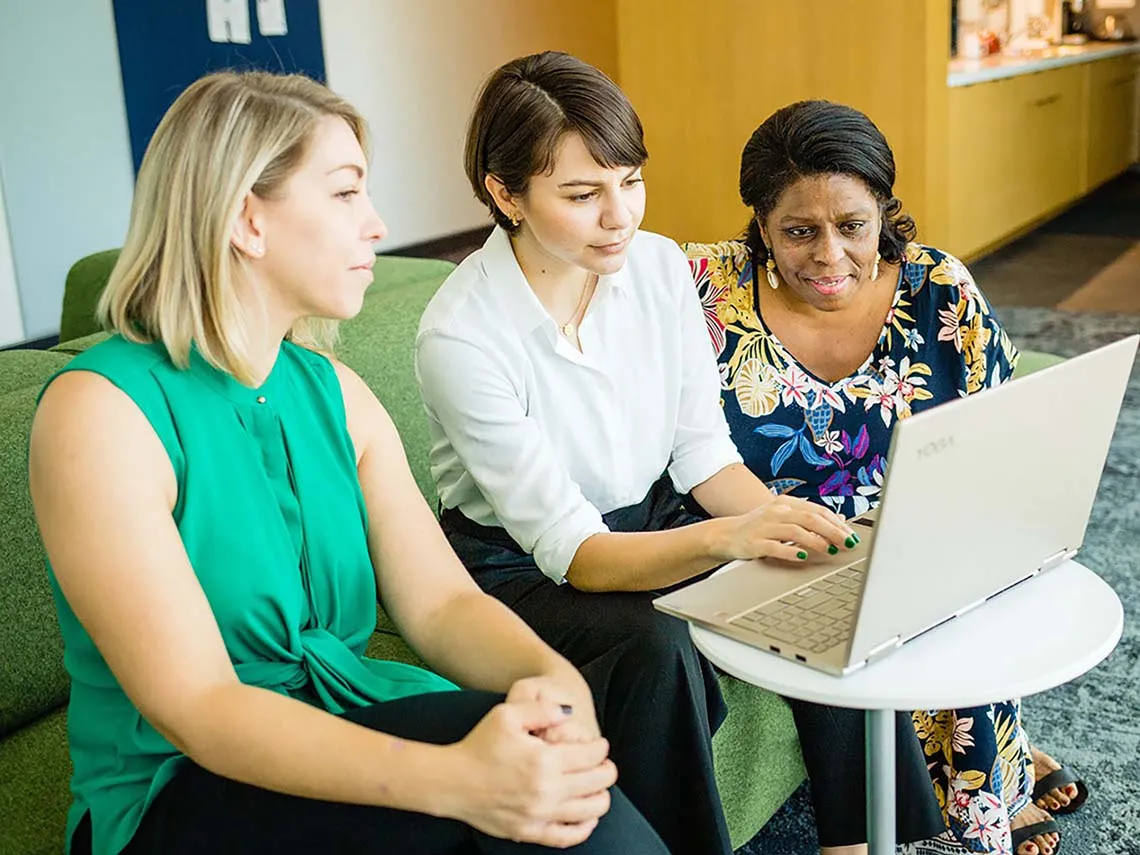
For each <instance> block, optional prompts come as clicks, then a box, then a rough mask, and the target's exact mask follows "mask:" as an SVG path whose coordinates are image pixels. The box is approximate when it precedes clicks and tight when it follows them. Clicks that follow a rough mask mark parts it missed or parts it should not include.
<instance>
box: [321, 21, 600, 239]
mask: <svg viewBox="0 0 1140 855" xmlns="http://www.w3.org/2000/svg"><path fill="white" fill-rule="evenodd" d="M321 30H322V33H323V37H324V44H325V67H326V70H327V72H328V79H329V85H330V86H331V87H332V88H333V89H335V90H337V91H338V92H339V93H341V94H342V95H344V96H345V97H346V98H348V99H349V100H350V101H352V102H353V103H354V104H355V105H356V106H357V107H358V108H360V110H361V111H362V112H363V113H364V115H365V117H366V118H367V119H368V121H369V124H370V125H371V128H372V136H373V142H372V148H373V161H372V176H371V180H370V181H369V189H370V191H371V193H372V195H373V201H374V202H375V204H376V207H377V209H378V210H379V211H380V215H381V217H383V218H384V221H385V222H386V223H387V224H388V228H389V229H390V235H389V237H388V239H387V241H385V243H384V244H382V245H381V248H382V249H387V250H391V249H397V248H399V247H401V246H406V245H408V244H412V243H417V242H420V241H424V240H429V239H432V238H436V237H440V236H442V235H447V234H453V233H455V232H458V231H464V230H467V229H472V228H477V227H479V226H484V225H488V224H489V223H490V219H489V217H488V216H487V214H486V211H485V209H483V208H482V207H481V206H480V205H479V204H478V203H477V202H476V201H475V199H474V197H473V196H472V193H471V189H470V187H469V186H468V184H467V180H466V178H465V177H464V175H463V136H464V130H465V128H466V124H467V117H468V113H469V112H470V110H471V107H472V105H473V103H474V99H475V94H476V92H477V90H478V88H479V85H480V84H481V83H482V82H483V80H484V78H485V77H486V76H487V75H488V74H489V73H490V72H491V71H493V70H494V69H495V68H496V67H498V66H499V65H501V64H503V63H504V62H506V61H508V60H510V59H513V58H514V57H516V56H522V55H524V54H528V53H534V52H536V51H539V50H546V49H559V50H567V51H569V52H571V53H574V54H575V55H577V56H580V57H581V58H582V59H584V60H586V61H587V62H592V63H593V64H595V65H597V66H598V67H600V68H601V69H602V70H603V71H605V72H606V73H608V74H611V75H615V74H616V73H617V32H616V11H615V5H614V3H613V0H576V2H574V3H569V2H565V0H415V2H409V0H323V2H322V3H321Z"/></svg>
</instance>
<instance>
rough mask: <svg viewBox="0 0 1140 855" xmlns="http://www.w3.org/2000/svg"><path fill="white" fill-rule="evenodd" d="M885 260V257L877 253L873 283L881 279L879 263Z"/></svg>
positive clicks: (872, 277) (872, 269)
mask: <svg viewBox="0 0 1140 855" xmlns="http://www.w3.org/2000/svg"><path fill="white" fill-rule="evenodd" d="M882 260H883V256H882V255H881V254H879V253H877V252H876V253H875V266H874V267H872V268H871V281H872V282H874V281H875V280H876V279H878V278H879V262H880V261H882Z"/></svg>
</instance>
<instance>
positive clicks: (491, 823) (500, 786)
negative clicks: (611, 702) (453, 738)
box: [449, 702, 617, 848]
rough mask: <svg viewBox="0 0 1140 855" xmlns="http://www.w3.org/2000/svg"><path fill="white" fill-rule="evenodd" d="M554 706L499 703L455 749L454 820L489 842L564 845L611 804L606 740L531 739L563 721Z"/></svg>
mask: <svg viewBox="0 0 1140 855" xmlns="http://www.w3.org/2000/svg"><path fill="white" fill-rule="evenodd" d="M567 718H568V715H567V713H565V712H564V711H563V710H562V708H561V707H559V706H558V705H557V704H550V703H545V702H526V703H522V702H519V703H503V704H499V705H498V706H496V707H494V708H493V709H492V710H491V711H490V712H489V713H487V715H486V716H484V717H483V719H482V720H481V721H480V722H479V723H478V724H477V725H476V726H475V727H474V728H472V730H471V732H470V733H468V734H467V736H466V737H464V738H463V739H462V740H460V741H459V742H458V743H456V744H455V745H454V746H452V749H453V750H454V751H455V752H456V756H457V757H458V758H459V763H458V764H457V765H458V767H459V771H458V774H457V775H456V776H455V783H456V784H457V785H458V789H457V792H455V793H454V795H455V805H456V807H455V809H454V810H453V811H449V813H452V814H453V815H454V817H455V818H456V819H460V820H462V821H463V822H465V823H467V824H468V825H471V826H473V827H475V828H477V829H479V830H480V831H483V832H485V833H486V834H489V835H492V836H493V837H502V838H507V839H510V840H516V841H525V842H528V843H537V844H541V845H543V846H551V847H555V848H566V847H569V846H576V845H577V844H579V843H581V842H582V841H584V840H585V839H586V838H587V837H589V836H590V833H591V832H592V831H593V830H594V827H595V826H596V825H597V824H598V819H599V818H600V817H601V816H602V815H603V814H605V812H606V811H607V810H609V807H610V794H609V788H610V787H612V786H613V785H614V782H615V781H616V780H617V767H616V766H614V764H613V761H612V760H610V759H608V756H609V743H608V742H607V741H606V740H605V739H602V738H598V739H594V740H590V741H589V742H572V743H570V742H568V743H559V744H550V743H548V742H546V741H544V740H543V739H542V738H541V737H540V736H535V735H533V734H535V733H538V732H541V731H544V730H546V729H547V728H551V727H554V726H557V725H560V724H563V723H565V722H566V720H567Z"/></svg>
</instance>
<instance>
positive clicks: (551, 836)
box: [518, 819, 598, 849]
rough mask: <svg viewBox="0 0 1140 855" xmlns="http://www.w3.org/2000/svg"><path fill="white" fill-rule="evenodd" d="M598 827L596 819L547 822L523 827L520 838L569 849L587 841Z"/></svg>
mask: <svg viewBox="0 0 1140 855" xmlns="http://www.w3.org/2000/svg"><path fill="white" fill-rule="evenodd" d="M597 827H598V821H597V820H596V819H592V820H589V821H587V822H579V823H575V824H573V825H566V824H564V823H559V822H547V823H542V824H540V825H534V826H530V827H527V828H525V829H523V830H522V831H521V832H520V834H519V838H518V839H519V841H520V842H525V843H537V844H539V845H540V846H549V847H550V848H551V849H569V848H570V847H571V846H577V845H578V844H579V843H583V842H585V840H586V838H588V837H589V836H590V835H591V834H592V833H593V831H594V829H595V828H597Z"/></svg>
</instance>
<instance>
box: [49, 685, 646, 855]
mask: <svg viewBox="0 0 1140 855" xmlns="http://www.w3.org/2000/svg"><path fill="white" fill-rule="evenodd" d="M500 701H502V696H501V695H493V694H488V693H485V692H436V693H431V694H426V695H416V696H413V697H408V698H401V699H400V700H396V701H389V702H388V703H383V704H376V705H375V706H370V707H363V708H361V709H357V710H353V711H351V712H349V713H346V714H345V716H344V717H345V718H347V719H349V720H351V721H354V722H356V723H358V724H362V725H364V726H365V727H369V728H372V729H373V730H380V731H383V732H385V733H390V734H392V735H394V736H399V737H401V738H404V739H413V740H417V741H420V742H430V743H434V744H438V745H447V744H450V743H453V742H457V741H459V740H460V739H462V738H463V737H464V736H465V735H466V734H467V733H468V731H470V730H471V728H472V727H474V726H475V724H476V723H478V721H479V720H480V719H481V718H482V717H483V716H484V715H486V713H487V712H488V710H490V709H491V707H493V706H494V705H495V704H497V703H499V702H500ZM611 794H612V802H611V807H610V810H609V812H608V813H607V814H606V815H605V816H603V817H602V819H601V822H599V823H598V826H597V828H595V829H594V831H593V833H592V834H591V835H590V837H589V839H587V840H586V841H585V842H584V843H581V844H579V845H578V846H575V847H573V848H571V849H566V850H558V851H560V852H574V853H579V855H610V853H629V855H632V853H642V852H646V853H652V855H668V852H667V850H666V849H665V847H664V845H663V844H662V843H661V840H660V838H658V836H657V834H656V833H654V831H653V829H652V828H651V827H650V826H649V824H648V823H647V822H646V821H645V819H644V818H643V817H642V816H641V815H640V814H638V812H637V810H636V809H635V808H634V807H633V806H632V805H631V804H630V803H629V800H628V799H626V798H625V796H623V795H622V793H621V792H620V791H619V790H618V789H617V788H616V787H615V788H614V789H613V790H612V791H611ZM554 851H555V850H552V849H549V848H547V847H545V846H536V845H532V844H527V843H513V842H511V841H509V840H502V839H499V838H496V837H490V836H488V835H486V834H483V833H481V832H478V831H475V830H474V829H472V828H471V827H470V826H468V825H465V824H463V823H461V822H459V821H457V820H450V819H439V818H437V817H433V816H429V815H427V814H421V813H411V812H408V811H400V810H393V809H389V808H377V807H367V806H363V805H351V804H342V803H339V802H325V801H318V800H314V799H306V798H301V797H299V796H288V795H283V794H281V793H276V792H272V791H270V790H265V789H262V788H260V787H255V786H251V785H249V784H241V783H238V782H236V781H232V780H229V779H227V778H222V777H220V776H218V775H215V774H213V773H212V772H208V771H206V770H205V769H203V768H202V767H200V766H197V765H194V764H189V765H188V766H187V767H186V768H185V769H183V770H182V771H181V772H179V773H178V774H177V775H176V776H175V777H174V780H172V781H171V782H170V783H169V784H167V786H166V787H165V788H164V789H163V790H162V792H161V793H160V794H159V795H158V798H157V799H155V801H154V802H153V803H152V804H151V806H150V808H149V809H148V810H147V812H146V815H145V816H144V817H143V820H142V824H141V825H140V826H139V829H138V831H137V832H136V833H135V836H134V838H133V839H132V840H131V843H130V845H129V846H128V847H127V848H126V849H125V850H123V855H201V853H206V852H209V853H211V855H214V853H224V855H228V854H229V853H233V855H239V854H240V855H250V853H258V855H262V853H274V854H275V855H277V854H278V853H279V854H280V855H286V853H289V855H292V854H293V853H296V855H301V853H305V855H308V853H321V855H350V853H351V855H363V853H375V855H388V853H390V855H475V853H487V855H531V853H535V854H537V853H540V852H554ZM90 852H91V828H90V817H85V818H84V820H83V822H82V823H81V825H80V826H79V828H78V829H77V830H76V833H75V835H74V837H73V839H72V845H71V853H72V855H89V853H90Z"/></svg>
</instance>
